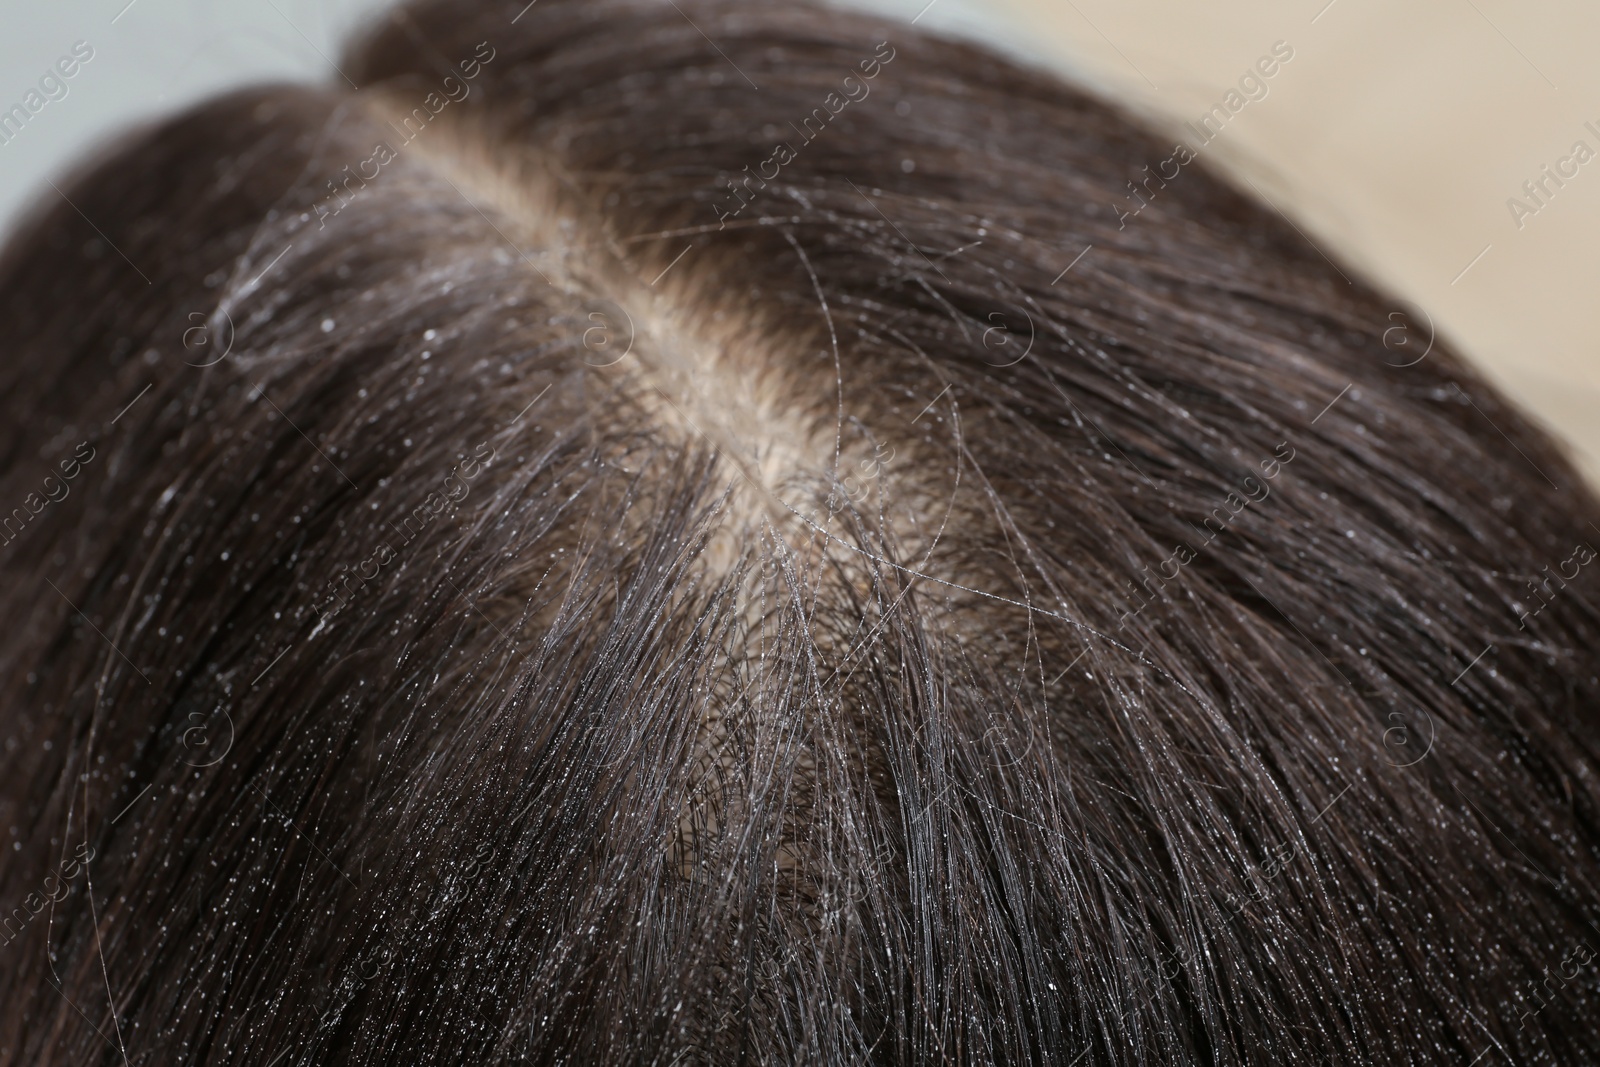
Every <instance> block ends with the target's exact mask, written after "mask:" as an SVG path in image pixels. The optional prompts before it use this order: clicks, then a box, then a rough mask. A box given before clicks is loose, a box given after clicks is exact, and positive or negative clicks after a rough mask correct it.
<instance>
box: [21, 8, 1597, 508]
mask: <svg viewBox="0 0 1600 1067" xmlns="http://www.w3.org/2000/svg"><path fill="white" fill-rule="evenodd" d="M507 2H508V3H509V2H512V0H507ZM660 2H662V3H668V2H670V0H660ZM388 6H390V0H132V2H131V3H130V2H129V0H68V2H56V3H49V4H41V3H37V2H30V3H23V2H22V0H0V10H3V11H4V15H3V16H0V26H3V27H4V32H3V33H0V112H3V111H4V110H6V109H9V108H10V107H11V106H12V105H13V104H17V103H21V102H22V101H23V100H24V98H25V96H26V94H27V93H28V92H29V91H30V90H34V89H36V88H37V87H38V85H39V81H40V78H41V77H42V76H45V75H46V74H47V73H49V72H51V71H52V70H54V69H55V68H56V64H57V61H58V60H61V59H63V58H64V57H69V56H73V47H74V45H76V44H77V43H78V42H84V43H85V44H86V45H87V47H88V49H92V58H91V59H89V60H88V61H87V62H80V63H79V64H78V65H77V67H76V68H75V73H74V74H73V76H72V77H71V78H70V79H65V80H64V85H65V88H66V94H65V95H64V96H62V95H60V91H59V90H53V95H54V96H55V97H57V98H55V99H46V100H45V103H44V106H43V107H42V108H40V109H39V110H38V113H37V114H34V115H33V116H32V117H31V119H30V121H29V122H28V124H27V125H26V127H25V128H24V129H23V130H22V131H21V132H20V133H18V134H16V135H15V136H11V137H10V139H9V140H8V141H6V142H5V143H0V232H9V231H10V229H11V228H12V226H13V225H14V224H15V222H16V220H17V218H18V216H19V215H20V214H21V213H22V212H24V211H25V210H26V209H27V207H28V205H29V204H30V203H32V202H34V201H35V200H37V199H40V198H44V197H55V196H57V195H59V194H57V193H56V192H55V191H54V190H52V189H51V187H50V185H49V184H48V180H49V179H53V178H55V177H57V176H58V175H59V174H61V173H62V172H63V171H64V170H66V169H67V168H69V167H70V166H71V165H72V164H73V163H74V161H77V160H79V159H81V158H82V157H83V155H84V154H85V153H86V152H89V151H92V150H93V149H94V148H95V147H96V146H98V145H101V144H103V143H105V142H106V141H108V140H110V139H112V138H118V137H121V136H124V135H127V134H129V133H132V132H134V131H136V130H137V129H138V128H139V126H140V125H141V124H142V123H145V122H148V121H150V120H152V119H155V118H158V117H161V116H164V115H166V114H169V113H171V112H173V111H175V110H177V109H179V108H182V107H183V106H185V105H187V104H189V103H191V102H193V101H196V100H198V99H200V98H202V97H205V96H208V95H210V94H213V93H216V92H218V91H220V90H223V89H227V88H231V87H234V86H239V85H244V84H249V83H252V82H260V81H267V80H283V79H288V80H296V81H326V82H332V81H337V80H340V77H341V76H340V75H339V74H338V73H337V72H336V70H335V67H334V64H335V63H336V62H337V59H338V55H339V50H340V47H341V42H342V41H343V40H344V39H345V38H346V36H347V35H348V34H349V33H350V32H351V31H352V30H353V29H354V28H356V27H357V26H359V25H361V24H362V23H363V22H365V21H366V20H368V19H370V18H372V17H374V15H375V14H376V13H377V12H379V11H381V10H383V9H384V8H387V7H388ZM849 6H853V7H859V8H867V9H871V10H874V11H880V12H883V13H886V14H892V15H897V16H900V17H903V18H905V19H908V20H909V19H913V18H915V19H917V21H918V25H920V26H922V27H923V28H925V29H931V30H934V31H938V32H943V33H947V34H952V35H957V36H963V37H968V38H973V39H978V40H982V41H984V42H986V43H989V44H991V45H993V46H995V47H997V48H1000V49H1002V50H1004V51H1006V52H1008V53H1010V54H1011V55H1013V56H1015V57H1017V58H1020V59H1023V60H1025V61H1028V62H1031V63H1034V64H1039V65H1045V66H1048V67H1051V68H1053V69H1055V70H1057V71H1059V72H1061V73H1062V74H1063V75H1064V76H1066V77H1068V78H1070V79H1072V80H1074V81H1076V82H1078V83H1080V84H1083V85H1085V86H1087V87H1089V88H1090V89H1092V90H1094V91H1096V92H1098V93H1100V94H1101V95H1103V96H1106V97H1108V98H1110V99H1113V100H1115V101H1117V102H1119V103H1120V104H1121V105H1122V106H1124V107H1126V108H1128V109H1130V110H1133V111H1135V112H1137V113H1139V114H1141V115H1144V116H1146V117H1147V118H1148V119H1149V120H1150V121H1151V122H1152V123H1154V124H1155V125H1157V126H1158V127H1162V128H1166V129H1170V130H1172V131H1174V132H1175V133H1176V132H1177V131H1181V130H1182V124H1183V123H1184V122H1191V123H1195V124H1198V122H1199V119H1200V116H1201V115H1203V114H1204V113H1205V112H1206V111H1207V110H1208V109H1210V108H1211V107H1212V105H1214V104H1218V103H1221V102H1222V101H1223V99H1224V97H1225V95H1226V94H1227V93H1228V92H1229V90H1231V89H1235V88H1236V87H1237V84H1238V81H1239V79H1240V77H1241V75H1243V74H1244V73H1245V72H1246V71H1247V70H1248V69H1249V68H1250V67H1251V66H1252V65H1253V64H1254V63H1255V62H1256V61H1257V59H1258V58H1260V57H1263V56H1267V55H1269V54H1271V52H1272V49H1273V46H1274V44H1276V43H1278V42H1283V43H1284V45H1286V46H1287V47H1288V48H1291V49H1292V50H1293V56H1294V58H1293V59H1292V60H1291V61H1289V62H1287V63H1285V64H1283V65H1282V67H1281V69H1279V70H1278V71H1277V72H1276V74H1275V75H1274V76H1273V77H1272V78H1271V79H1270V80H1269V81H1268V82H1267V86H1268V92H1267V95H1266V96H1265V97H1264V98H1261V99H1258V100H1253V101H1251V102H1250V103H1249V104H1248V105H1247V106H1245V107H1244V108H1243V109H1242V110H1241V111H1240V112H1239V113H1238V114H1236V115H1234V116H1233V117H1232V119H1231V120H1230V121H1229V122H1228V124H1227V125H1226V127H1225V128H1224V130H1223V132H1222V133H1221V134H1220V135H1219V136H1217V137H1216V139H1215V140H1214V141H1212V142H1211V143H1210V144H1209V145H1207V147H1206V150H1205V155H1206V156H1207V157H1208V158H1209V159H1210V160H1211V162H1212V163H1213V164H1214V165H1217V166H1221V167H1223V168H1224V169H1226V170H1229V171H1231V172H1232V173H1234V174H1235V175H1237V176H1238V177H1240V178H1241V179H1245V180H1248V181H1250V182H1252V183H1254V184H1255V186H1256V188H1257V190H1258V191H1259V192H1260V193H1261V194H1262V195H1263V196H1265V197H1266V198H1267V199H1268V200H1269V201H1270V202H1271V203H1272V204H1273V205H1274V206H1276V207H1277V208H1278V209H1279V210H1281V211H1282V212H1284V213H1285V214H1286V215H1287V216H1288V217H1289V218H1290V219H1291V220H1292V221H1293V222H1294V223H1295V224H1296V225H1297V226H1299V227H1300V229H1301V230H1302V231H1304V232H1305V233H1306V234H1307V235H1308V236H1309V237H1310V238H1311V240H1312V241H1313V242H1314V243H1315V244H1316V245H1317V246H1318V247H1319V248H1321V249H1322V250H1323V251H1324V252H1325V253H1326V254H1328V255H1331V256H1333V257H1335V258H1336V259H1339V260H1340V261H1341V263H1343V264H1347V265H1351V266H1354V267H1356V268H1357V269H1359V270H1360V271H1362V272H1363V273H1365V274H1366V275H1367V276H1368V277H1369V278H1372V279H1374V280H1376V281H1377V282H1379V283H1380V284H1382V285H1385V286H1387V287H1388V288H1389V289H1391V290H1392V291H1394V292H1395V293H1396V294H1397V295H1398V296H1400V297H1402V298H1404V301H1405V304H1404V305H1403V306H1404V307H1405V310H1406V316H1407V318H1406V322H1407V325H1408V327H1409V330H1410V332H1412V333H1414V334H1415V335H1416V338H1415V340H1416V343H1422V342H1424V341H1425V340H1426V336H1427V334H1428V332H1429V330H1430V329H1432V330H1436V331H1437V332H1438V334H1439V335H1441V336H1443V337H1445V338H1447V339H1448V340H1450V341H1451V342H1452V343H1454V344H1455V345H1456V346H1457V347H1458V348H1459V349H1460V350H1462V351H1463V352H1465V353H1466V354H1467V355H1468V356H1469V357H1470V358H1472V359H1473V360H1475V361H1476V362H1477V364H1478V365H1479V366H1480V367H1481V368H1483V370H1484V371H1485V372H1486V373H1487V374H1488V375H1489V377H1491V378H1492V379H1493V380H1495V381H1496V382H1497V383H1498V384H1499V385H1500V386H1501V387H1502V388H1503V389H1505V390H1506V391H1507V392H1509V393H1510V394H1511V395H1512V396H1513V397H1514V398H1516V399H1517V400H1519V401H1520V402H1521V403H1522V405H1523V406H1524V407H1525V408H1526V409H1528V410H1529V411H1531V412H1532V413H1533V414H1534V415H1535V416H1536V417H1538V418H1539V419H1541V420H1542V421H1543V422H1544V423H1545V424H1546V425H1548V426H1549V427H1551V428H1552V429H1553V430H1555V431H1556V433H1557V434H1558V435H1559V436H1560V437H1562V438H1563V439H1565V440H1566V441H1567V442H1568V443H1569V445H1570V446H1571V449H1572V451H1573V454H1574V456H1575V458H1576V459H1577V460H1578V461H1579V463H1580V464H1581V465H1582V466H1583V467H1584V468H1585V469H1586V471H1587V472H1588V474H1589V476H1590V478H1591V480H1592V481H1595V482H1597V483H1600V342H1597V340H1596V335H1597V327H1600V299H1596V296H1595V293H1594V289H1595V282H1596V281H1597V280H1600V247H1597V239H1600V64H1597V63H1596V62H1595V59H1594V55H1593V53H1591V52H1590V49H1591V48H1594V47H1596V46H1597V45H1600V5H1595V4H1583V3H1579V2H1578V0H1533V2H1531V3H1530V2H1528V0H1403V2H1401V3H1395V2H1394V0H1331V2H1329V0H1273V2H1270V3H1269V2H1267V0H1228V2H1227V3H1224V4H1216V3H1210V4H1201V3H1196V2H1193V0H933V2H932V3H931V4H929V3H928V2H927V0H905V2H901V0H853V2H852V3H851V4H850V5H849ZM83 50H84V49H83V47H82V46H80V47H79V56H80V57H81V54H82V52H83ZM69 66H70V64H69ZM1185 140H1186V141H1189V142H1190V143H1193V142H1194V140H1195V139H1194V138H1193V136H1192V135H1190V136H1186V137H1185ZM1580 141H1582V142H1584V143H1585V145H1586V146H1587V149H1588V151H1589V153H1590V154H1593V155H1595V156H1596V157H1597V158H1595V159H1594V161H1593V162H1590V156H1589V155H1586V154H1585V153H1584V152H1581V151H1579V150H1578V149H1577V142H1580ZM1545 168H1549V170H1548V171H1547V170H1546V169H1545ZM1551 175H1554V176H1555V177H1551ZM1525 183H1529V184H1527V185H1525ZM1513 200H1516V201H1519V202H1520V203H1521V204H1522V208H1521V209H1520V210H1519V209H1517V208H1516V207H1515V206H1514V205H1513V203H1512V201H1513ZM1396 321H1397V322H1398V321H1400V320H1396ZM1406 351H1415V350H1412V349H1408V350H1406ZM1402 358H1403V357H1401V356H1396V358H1395V359H1394V360H1392V362H1397V363H1398V362H1400V361H1401V359H1402ZM1405 358H1409V357H1405Z"/></svg>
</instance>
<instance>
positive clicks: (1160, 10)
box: [923, 0, 1600, 481]
mask: <svg viewBox="0 0 1600 1067" xmlns="http://www.w3.org/2000/svg"><path fill="white" fill-rule="evenodd" d="M994 2H995V3H996V4H997V5H998V7H999V9H1000V12H1002V13H1003V14H1004V16H1005V17H1006V18H1007V20H1008V21H1014V22H1015V23H1017V24H1020V25H1026V26H1028V27H1029V28H1030V29H1031V30H1032V31H1033V33H1032V34H1031V36H1030V37H1029V41H1030V45H1029V47H1030V48H1032V49H1036V50H1037V51H1039V52H1040V53H1042V54H1049V55H1050V56H1052V57H1053V58H1054V59H1055V60H1056V61H1057V62H1058V63H1060V64H1063V65H1066V66H1068V67H1070V68H1072V69H1074V70H1076V71H1077V72H1078V74H1079V77H1080V80H1085V81H1088V82H1089V83H1090V84H1092V85H1094V86H1097V87H1099V88H1101V89H1102V90H1103V91H1105V92H1107V93H1108V94H1110V95H1112V96H1113V97H1115V98H1117V99H1121V100H1126V101H1130V102H1132V103H1133V104H1134V105H1135V106H1136V107H1137V108H1138V109H1139V110H1141V111H1142V112H1144V113H1145V114H1148V115H1150V116H1154V117H1156V118H1157V119H1158V120H1159V121H1163V122H1165V123H1167V124H1171V125H1176V124H1177V123H1179V122H1181V121H1183V120H1185V119H1187V120H1191V121H1192V120H1196V119H1198V117H1199V116H1200V115H1201V114H1202V113H1204V112H1205V111H1206V109H1208V108H1209V107H1210V106H1211V105H1212V104H1213V103H1216V102H1218V101H1219V100H1220V99H1221V97H1222V95H1223V93H1225V92H1226V91H1227V89H1228V88H1229V87H1230V86H1231V85H1232V84H1233V83H1234V82H1235V81H1236V80H1237V79H1238V77H1239V75H1240V74H1241V73H1243V72H1244V70H1245V69H1246V67H1247V66H1249V65H1250V64H1251V63H1252V62H1254V60H1255V59H1256V58H1257V57H1258V56H1260V55H1263V54H1266V53H1267V52H1268V50H1269V49H1270V47H1271V45H1272V43H1273V42H1274V41H1277V40H1284V41H1287V42H1288V43H1289V44H1290V45H1292V46H1293V48H1294V50H1295V58H1294V60H1293V61H1291V62H1290V63H1288V64H1287V65H1285V66H1284V67H1283V69H1282V70H1281V71H1280V72H1279V73H1278V74H1277V75H1276V76H1275V77H1274V78H1273V79H1272V80H1271V82H1270V87H1271V91H1270V94H1269V95H1268V96H1267V97H1266V98H1265V99H1264V100H1262V101H1260V102H1257V103H1251V104H1249V105H1248V106H1247V107H1245V108H1244V109H1243V110H1242V111H1241V112H1240V113H1239V114H1238V115H1236V116H1235V117H1234V118H1233V120H1232V121H1231V122H1229V124H1228V126H1227V128H1226V129H1225V131H1224V132H1223V134H1222V135H1221V136H1220V137H1218V138H1217V139H1216V140H1215V141H1214V142H1213V143H1212V144H1211V145H1210V146H1208V148H1207V153H1208V154H1209V153H1212V152H1215V153H1216V154H1215V156H1213V159H1214V160H1224V161H1226V163H1227V165H1228V166H1229V167H1230V168H1231V169H1234V170H1235V171H1236V172H1239V173H1242V174H1244V175H1246V176H1248V177H1249V178H1251V179H1252V180H1253V181H1254V182H1255V183H1256V184H1257V185H1258V186H1260V188H1261V189H1262V190H1263V191H1264V192H1265V193H1266V194H1267V195H1268V196H1269V197H1270V198H1271V199H1272V200H1273V201H1274V202H1276V203H1277V204H1278V205H1279V206H1280V207H1281V208H1283V209H1284V210H1285V211H1287V212H1288V213H1289V214H1290V215H1291V216H1292V217H1293V218H1294V219H1295V221H1296V222H1297V223H1298V224H1299V225H1300V226H1301V228H1302V229H1303V230H1305V231H1306V232H1307V233H1308V234H1309V235H1310V236H1311V237H1312V239H1313V240H1314V241H1315V242H1316V243H1317V244H1318V245H1319V246H1320V247H1321V248H1323V249H1324V250H1325V251H1327V252H1330V253H1334V254H1336V255H1338V256H1340V257H1342V259H1343V260H1344V261H1346V262H1350V263H1353V264H1355V265H1356V266H1357V267H1358V268H1360V269H1361V270H1362V271H1364V272H1366V273H1367V275H1368V276H1369V277H1372V278H1374V279H1376V280H1378V281H1379V282H1381V283H1384V284H1386V285H1387V286H1388V287H1390V288H1391V289H1393V290H1394V291H1396V292H1397V293H1399V294H1400V295H1402V296H1404V297H1406V298H1407V299H1408V300H1409V301H1411V302H1412V303H1414V304H1415V305H1416V306H1417V307H1418V308H1420V309H1421V310H1422V312H1424V313H1425V315H1426V316H1427V317H1430V318H1431V319H1432V320H1433V321H1434V323H1435V324H1436V325H1437V328H1438V330H1439V331H1440V333H1441V334H1442V335H1443V336H1445V337H1446V338H1448V339H1450V340H1451V341H1452V342H1454V343H1455V344H1456V345H1457V346H1458V347H1460V348H1461V349H1463V350H1464V351H1465V352H1466V353H1467V354H1468V355H1469V356H1471V357H1472V358H1473V359H1474V360H1475V361H1476V362H1477V363H1478V364H1479V365H1480V366H1482V367H1484V368H1485V369H1486V370H1487V371H1488V373H1489V375H1490V376H1491V377H1492V378H1493V379H1494V380H1496V381H1497V382H1498V383H1499V384H1500V385H1501V386H1502V387H1504V388H1505V389H1506V390H1507V391H1509V392H1510V393H1511V394H1512V395H1513V396H1514V397H1516V398H1517V399H1518V400H1520V401H1522V403H1523V404H1524V406H1525V407H1527V408H1529V409H1531V410H1533V411H1534V412H1535V413H1536V414H1537V415H1538V416H1540V417H1541V418H1542V419H1543V420H1544V421H1545V422H1546V424H1547V425H1550V426H1551V427H1553V428H1554V429H1556V430H1557V432H1558V433H1559V434H1560V435H1561V436H1563V437H1564V438H1565V439H1566V440H1567V441H1568V442H1569V443H1570V444H1571V445H1572V446H1573V447H1574V450H1575V451H1576V452H1577V453H1578V454H1579V458H1580V461H1581V462H1582V463H1583V465H1584V466H1585V468H1586V469H1587V471H1588V473H1589V475H1590V478H1591V480H1592V481H1595V480H1600V478H1597V476H1600V344H1597V340H1596V337H1597V331H1596V327H1597V325H1600V300H1597V299H1596V291H1595V290H1596V282H1597V281H1600V158H1597V159H1596V160H1595V161H1594V162H1592V163H1590V164H1588V165H1586V166H1583V167H1581V168H1579V172H1578V175H1577V176H1576V177H1575V178H1572V179H1570V180H1568V181H1567V184H1566V185H1565V186H1564V187H1562V188H1560V189H1556V187H1555V186H1554V184H1553V183H1552V184H1551V185H1550V186H1549V188H1551V189H1553V190H1555V192H1554V195H1553V196H1551V197H1550V198H1549V199H1548V203H1547V205H1546V206H1545V207H1543V208H1541V209H1540V210H1539V212H1538V214H1537V215H1536V216H1533V217H1525V218H1523V220H1522V221H1523V226H1522V228H1521V229H1520V230H1519V229H1518V227H1517V225H1516V223H1515V222H1514V221H1513V218H1512V214H1511V211H1510V210H1509V208H1508V207H1507V205H1506V201H1507V199H1508V198H1510V197H1512V196H1519V197H1522V196H1523V195H1524V194H1523V193H1522V191H1521V186H1522V183H1523V182H1524V181H1528V180H1530V179H1534V178H1537V177H1539V172H1540V167H1541V166H1542V165H1544V164H1550V165H1551V166H1552V167H1553V166H1554V165H1555V163H1556V160H1557V159H1558V158H1560V157H1562V156H1565V155H1567V154H1568V153H1569V151H1570V150H1571V147H1572V145H1573V142H1574V141H1576V140H1579V139H1582V140H1584V141H1586V142H1587V143H1588V145H1589V147H1590V148H1591V149H1594V150H1596V152H1597V153H1600V137H1597V136H1596V135H1595V134H1593V133H1591V132H1589V131H1588V130H1586V129H1585V128H1584V122H1585V121H1592V122H1593V123H1594V124H1595V126H1596V127H1597V128H1600V56H1597V54H1596V49H1597V47H1600V5H1596V4H1593V3H1589V4H1580V3H1576V2H1551V0H1533V2H1528V0H1404V2H1402V3H1396V2H1395V0H1382V2H1380V0H1334V2H1333V3H1332V4H1328V3H1327V0H1309V2H1308V0H1293V2H1289V3H1284V2H1281V0H1279V2H1272V3H1268V2H1266V0H1230V2H1228V3H1223V4H1203V5H1202V4H1197V3H1186V2H1174V0H1145V2H1118V0H994ZM941 3H942V0H941ZM937 10H938V8H937V6H936V7H935V8H934V9H933V10H932V11H930V12H929V13H928V16H925V17H924V20H923V21H924V22H927V21H928V20H929V19H930V18H931V17H932V16H933V14H934V11H937ZM1524 199H1526V198H1525V197H1524ZM1485 248H1487V249H1488V251H1487V252H1484V249H1485ZM1480 253H1482V258H1481V259H1477V261H1476V262H1475V263H1474V262H1473V261H1474V258H1475V257H1477V256H1479V254H1480ZM1469 264H1472V265H1471V268H1470V269H1466V268H1467V267H1468V265H1469ZM1464 269H1465V270H1466V273H1465V274H1462V271H1463V270H1464ZM1425 328H1426V326H1425V321H1420V322H1419V325H1418V329H1419V330H1425ZM1399 358H1400V357H1396V359H1397V361H1398V359H1399Z"/></svg>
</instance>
